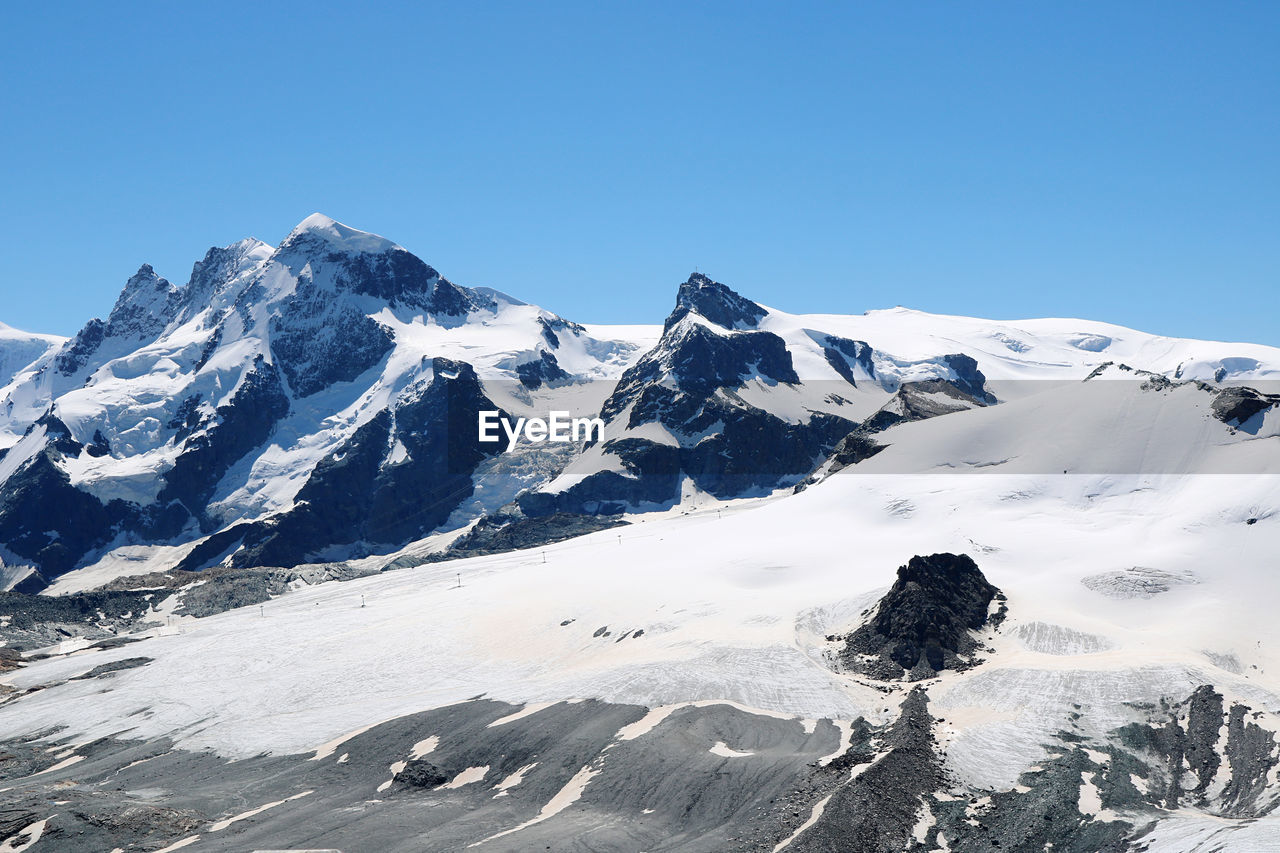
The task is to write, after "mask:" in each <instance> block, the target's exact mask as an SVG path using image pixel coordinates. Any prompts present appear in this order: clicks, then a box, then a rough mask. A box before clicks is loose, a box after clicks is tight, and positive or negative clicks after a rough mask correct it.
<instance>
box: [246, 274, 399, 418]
mask: <svg viewBox="0 0 1280 853" xmlns="http://www.w3.org/2000/svg"><path fill="white" fill-rule="evenodd" d="M299 287H300V288H301V285H299ZM325 308H327V309H328V310H324V309H321V308H320V307H319V306H317V305H316V304H315V303H311V304H308V303H307V302H304V301H302V300H301V299H300V298H299V297H298V296H295V297H294V299H293V300H291V301H290V302H289V304H288V305H287V306H286V307H285V309H284V310H283V311H282V312H281V314H280V316H278V317H276V318H275V319H273V320H272V321H271V351H272V353H273V354H274V355H275V358H276V361H277V362H278V363H279V365H280V368H281V369H282V370H283V371H284V375H285V377H286V378H287V379H288V380H289V387H290V388H292V389H293V392H294V393H295V394H297V395H298V397H300V398H301V397H309V396H311V395H312V394H315V393H316V392H317V391H323V390H324V389H325V388H328V387H329V386H330V385H333V384H334V383H335V382H350V381H351V380H353V379H355V378H356V377H357V376H359V375H360V374H361V373H364V372H365V371H366V370H368V369H370V368H371V367H374V366H375V365H377V364H378V362H380V361H382V359H383V358H384V357H385V356H386V355H387V353H389V352H391V350H392V349H393V348H394V347H395V337H394V336H393V335H392V334H391V331H390V330H389V329H387V328H386V327H385V326H383V325H382V324H380V323H378V322H377V321H376V320H373V319H371V318H369V317H368V316H366V315H365V314H363V313H362V312H360V311H359V310H357V309H356V308H355V307H354V306H351V305H338V306H332V307H330V306H325ZM318 319H323V322H317V320H318Z"/></svg>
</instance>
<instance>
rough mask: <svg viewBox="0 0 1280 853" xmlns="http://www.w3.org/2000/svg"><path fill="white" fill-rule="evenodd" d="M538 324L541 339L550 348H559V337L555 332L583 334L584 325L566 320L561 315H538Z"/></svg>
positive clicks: (584, 330) (584, 331)
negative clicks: (540, 328) (540, 329)
mask: <svg viewBox="0 0 1280 853" xmlns="http://www.w3.org/2000/svg"><path fill="white" fill-rule="evenodd" d="M538 325H539V326H541V327H542V339H543V340H545V341H546V342H547V345H548V346H550V347H551V348H552V349H559V348H560V337H559V336H558V335H557V334H556V332H568V333H569V334H572V335H579V334H585V333H586V331H587V329H586V327H585V326H582V325H579V324H578V323H574V322H572V321H570V320H566V319H564V318H563V317H550V318H548V317H538Z"/></svg>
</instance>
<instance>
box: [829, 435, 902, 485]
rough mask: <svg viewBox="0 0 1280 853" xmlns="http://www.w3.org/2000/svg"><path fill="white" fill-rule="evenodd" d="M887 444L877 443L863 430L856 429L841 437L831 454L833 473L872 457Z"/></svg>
mask: <svg viewBox="0 0 1280 853" xmlns="http://www.w3.org/2000/svg"><path fill="white" fill-rule="evenodd" d="M887 446H888V445H885V444H878V443H876V442H875V441H874V440H873V439H872V438H871V437H870V436H868V435H867V434H866V433H864V432H862V431H861V430H854V431H853V432H851V433H849V434H848V435H846V436H845V437H844V438H842V439H840V443H839V444H837V445H836V449H835V451H834V452H833V453H832V454H831V473H833V474H834V473H835V472H837V471H839V470H841V469H843V468H848V467H849V466H850V465H857V464H858V463H859V462H863V461H865V460H867V459H870V458H871V457H872V456H875V455H876V454H877V453H879V452H880V451H881V450H884V449H885V447H887Z"/></svg>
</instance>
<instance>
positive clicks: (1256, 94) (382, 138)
mask: <svg viewBox="0 0 1280 853" xmlns="http://www.w3.org/2000/svg"><path fill="white" fill-rule="evenodd" d="M363 5H365V4H354V3H349V2H348V3H343V4H336V3H324V2H309V3H305V4H285V3H265V4H239V3H231V2H218V3H206V4H197V3H174V2H164V3H154V4H142V3H129V2H123V3H83V4H75V3H62V4H41V3H22V4H13V5H9V6H7V7H6V9H5V16H4V17H5V23H4V29H5V35H4V41H5V49H4V51H3V52H0V81H2V82H3V85H2V86H0V157H2V158H3V162H4V170H3V184H2V185H0V186H2V187H3V189H2V190H0V198H2V199H3V203H2V204H0V226H2V227H0V276H3V278H2V279H0V281H2V287H3V301H2V303H0V320H2V321H4V322H7V323H9V324H10V325H13V326H17V327H19V328H26V329H30V330H33V331H42V332H58V333H63V334H69V333H72V332H73V331H74V330H75V329H77V328H78V327H79V326H80V325H81V324H82V323H83V322H84V321H85V320H86V319H88V318H89V317H91V316H94V315H100V316H102V315H105V314H106V312H107V311H109V310H110V307H111V304H112V302H113V300H114V299H115V296H116V294H117V292H118V291H119V288H120V286H121V285H122V284H123V282H124V280H125V279H126V278H127V277H128V276H129V275H130V274H131V273H132V272H133V271H134V270H136V269H137V267H138V266H139V265H140V264H141V263H143V262H149V263H151V264H153V265H154V266H155V267H156V269H157V270H158V271H159V272H160V273H161V274H162V275H164V276H166V277H168V278H170V279H172V280H174V281H177V282H179V283H181V282H185V281H186V279H187V277H188V276H189V274H190V271H191V264H192V262H193V261H195V260H196V259H197V258H199V257H200V256H201V255H203V253H204V251H205V250H206V249H207V248H208V247H209V246H211V245H214V244H218V245H224V244H226V243H229V242H231V241H233V240H236V239H238V238H240V237H242V236H246V235H250V234H251V235H254V236H257V237H259V238H261V239H264V240H266V241H268V242H271V243H275V242H278V241H279V240H280V238H281V237H283V236H284V235H285V234H286V233H287V232H288V231H289V229H290V228H291V227H292V226H293V225H294V224H295V223H296V222H298V221H299V220H301V219H302V218H303V217H305V216H307V215H308V214H310V213H311V212H313V211H317V210H319V211H322V212H324V213H327V214H328V215H330V216H333V217H334V218H336V219H339V220H341V221H344V222H346V223H348V224H350V225H353V226H355V227H358V228H363V229H366V230H371V231H376V232H378V233H381V234H383V235H385V236H387V237H390V238H391V239H394V240H396V241H397V242H399V243H401V244H402V245H404V246H406V247H407V248H409V249H410V250H412V251H413V252H415V253H416V254H418V255H420V256H421V257H423V258H424V259H425V260H427V261H428V262H429V263H431V264H433V265H434V266H436V267H437V268H438V269H440V271H441V272H442V273H443V274H445V275H446V276H448V277H449V278H451V279H453V280H454V281H457V282H459V283H461V284H468V285H488V286H491V287H496V288H499V289H501V290H505V291H508V292H510V293H511V294H513V295H515V296H518V297H520V298H522V299H525V300H528V301H532V302H536V303H538V304H541V305H543V306H545V307H547V308H549V309H551V310H554V311H557V312H560V313H562V314H564V315H566V316H568V317H569V318H571V319H575V320H579V321H586V322H658V321H660V320H661V319H662V318H663V317H664V316H665V315H666V313H667V312H668V311H669V309H670V307H671V305H672V304H673V301H674V295H675V288H676V286H677V285H678V284H679V282H680V281H682V280H683V279H684V278H685V276H686V275H687V274H688V273H689V272H690V271H692V270H693V269H694V267H697V268H698V269H700V270H702V271H703V272H706V273H708V274H710V275H712V276H713V277H715V278H717V279H719V280H721V281H724V282H726V283H728V284H730V285H732V286H734V287H735V288H737V289H739V290H740V291H741V292H743V293H744V294H746V295H748V296H750V297H752V298H755V299H757V300H759V301H762V302H765V303H766V304H772V305H774V306H777V307H779V308H784V309H787V310H792V311H831V312H850V313H857V312H861V311H864V310H866V309H870V308H879V307H889V306H892V305H896V304H903V305H907V306H910V307H914V308H920V309H924V310H930V311H938V312H945V313H964V314H973V315H979V316H992V317H997V318H1002V319H1003V318H1014V317H1024V316H1064V315H1065V316H1083V317H1088V318H1093V319H1102V320H1108V321H1112V322H1117V323H1122V324H1125V325H1131V326H1136V327H1139V328H1143V329H1147V330H1150V331H1154V332H1160V333H1165V334H1171V335H1185V336H1195V337H1209V338H1218V339H1232V340H1255V341H1258V342H1263V343H1270V344H1274V345H1280V4H1277V3H1274V2H1233V3H1225V4H1218V3H1208V2H1199V3H1178V2H1164V1H1163V0H1162V2H1130V3H1121V2H1099V3H1080V2H1070V3H1067V2H1063V3H1056V4H1054V3H1025V2H1008V3H995V2H973V3H940V2H919V3H896V2H895V3H853V2H850V3H827V2H822V3H816V2H815V3H807V4H797V3H772V2H771V3H742V2H738V3H726V4H711V3H655V2H644V3H639V2H637V3H622V2H603V3H601V2H590V3H558V2H546V3H484V2H465V3H464V2H459V3H453V4H446V5H433V4H409V3H405V4H394V5H382V6H378V7H377V8H376V9H374V10H373V11H369V10H366V9H364V8H361V7H362V6H363Z"/></svg>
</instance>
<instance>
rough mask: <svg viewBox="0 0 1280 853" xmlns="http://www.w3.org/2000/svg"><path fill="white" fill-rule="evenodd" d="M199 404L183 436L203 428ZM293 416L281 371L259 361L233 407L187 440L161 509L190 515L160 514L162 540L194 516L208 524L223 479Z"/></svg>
mask: <svg viewBox="0 0 1280 853" xmlns="http://www.w3.org/2000/svg"><path fill="white" fill-rule="evenodd" d="M198 402H199V401H198V400H197V401H195V402H193V403H191V404H190V406H188V407H187V408H186V411H185V416H184V418H183V421H182V423H181V424H180V425H179V431H180V434H181V432H183V431H188V430H192V429H194V428H195V425H199V421H198V415H197V413H196V411H195V409H196V406H197V405H198ZM288 412H289V398H288V396H286V394H285V392H284V388H283V385H282V383H281V381H280V375H279V373H278V372H277V370H276V367H275V365H273V364H268V363H267V362H266V361H265V360H264V359H263V358H262V356H258V357H257V359H256V360H255V361H254V364H253V367H252V368H251V369H250V370H249V371H248V372H247V373H246V374H245V376H244V379H243V380H242V382H241V384H240V388H239V389H238V390H237V391H236V393H235V395H234V396H233V397H232V398H231V401H230V402H229V403H227V404H226V405H223V406H219V407H218V409H217V411H216V412H215V417H214V420H213V422H212V423H210V424H209V425H208V426H207V427H206V428H204V429H203V430H202V431H200V432H196V433H195V434H194V435H188V436H187V437H186V439H185V446H184V448H183V451H182V454H181V455H179V456H178V458H177V460H176V461H175V462H174V465H173V467H172V468H171V469H169V470H168V471H167V472H165V474H164V481H165V486H164V488H163V489H161V490H160V493H159V496H158V498H157V506H158V507H159V508H163V507H165V506H166V505H168V504H172V503H177V504H180V505H181V506H182V508H183V509H185V513H179V514H173V513H170V514H167V515H163V514H161V513H157V518H158V519H159V520H158V521H157V526H158V527H159V528H160V530H159V532H160V534H161V535H166V534H167V535H173V534H174V533H176V532H177V530H176V529H173V527H174V525H175V522H176V525H177V526H178V527H180V526H181V523H182V519H185V518H186V517H187V515H188V514H189V515H190V516H192V517H195V518H202V517H203V515H204V508H205V505H206V504H207V503H208V501H209V498H210V497H212V495H213V493H214V491H215V490H216V489H217V487H218V482H219V481H220V480H221V479H222V477H223V476H224V475H225V474H226V473H227V471H228V470H229V469H230V468H231V466H232V465H234V464H235V463H236V462H237V461H239V460H240V459H241V458H242V457H243V456H244V455H245V454H246V453H248V452H249V451H250V450H253V449H254V448H255V447H258V446H260V445H261V444H262V443H263V442H264V441H266V440H267V438H268V437H269V436H270V435H271V431H272V429H273V428H274V426H275V424H276V422H277V421H278V420H279V419H280V418H282V417H284V416H285V415H286V414H288ZM193 421H194V422H195V424H194V425H193V423H192V422H193Z"/></svg>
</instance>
